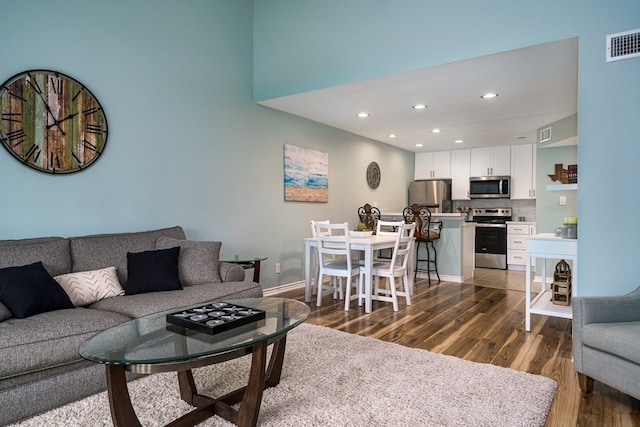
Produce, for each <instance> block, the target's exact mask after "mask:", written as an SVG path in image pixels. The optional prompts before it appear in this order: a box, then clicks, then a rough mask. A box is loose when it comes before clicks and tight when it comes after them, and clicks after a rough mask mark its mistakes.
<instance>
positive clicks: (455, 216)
mask: <svg viewBox="0 0 640 427" xmlns="http://www.w3.org/2000/svg"><path fill="white" fill-rule="evenodd" d="M380 216H403V215H402V212H383V213H381V214H380ZM431 216H432V217H438V218H447V219H465V218H466V217H467V214H461V213H460V212H456V213H432V214H431Z"/></svg>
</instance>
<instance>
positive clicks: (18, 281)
mask: <svg viewBox="0 0 640 427" xmlns="http://www.w3.org/2000/svg"><path fill="white" fill-rule="evenodd" d="M0 301H2V303H3V304H4V305H5V306H6V307H7V308H8V309H9V311H10V312H11V314H13V317H16V318H18V319H24V318H25V317H29V316H33V315H34V314H39V313H44V312H47V311H53V310H61V309H63V308H74V305H73V303H72V302H71V300H70V299H69V295H67V293H66V292H65V291H64V289H62V286H60V284H59V283H58V282H56V280H55V279H54V278H53V277H51V275H50V274H49V273H48V272H47V270H46V268H44V266H43V265H42V262H40V261H38V262H35V263H33V264H29V265H23V266H20V267H7V268H3V269H0Z"/></svg>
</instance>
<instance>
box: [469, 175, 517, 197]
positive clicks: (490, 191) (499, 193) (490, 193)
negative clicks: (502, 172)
mask: <svg viewBox="0 0 640 427" xmlns="http://www.w3.org/2000/svg"><path fill="white" fill-rule="evenodd" d="M469 198H471V199H509V198H511V177H510V176H474V177H471V178H470V181H469Z"/></svg>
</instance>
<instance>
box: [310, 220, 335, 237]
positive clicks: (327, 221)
mask: <svg viewBox="0 0 640 427" xmlns="http://www.w3.org/2000/svg"><path fill="white" fill-rule="evenodd" d="M329 223H330V221H329V220H328V219H325V220H322V221H315V220H313V219H312V220H311V237H313V238H314V239H315V238H316V224H329Z"/></svg>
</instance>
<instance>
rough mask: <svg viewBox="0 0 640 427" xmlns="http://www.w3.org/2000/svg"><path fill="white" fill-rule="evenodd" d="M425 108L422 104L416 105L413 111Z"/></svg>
mask: <svg viewBox="0 0 640 427" xmlns="http://www.w3.org/2000/svg"><path fill="white" fill-rule="evenodd" d="M425 108H427V106H426V105H424V104H416V105H414V106H413V109H414V110H424V109H425Z"/></svg>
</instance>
